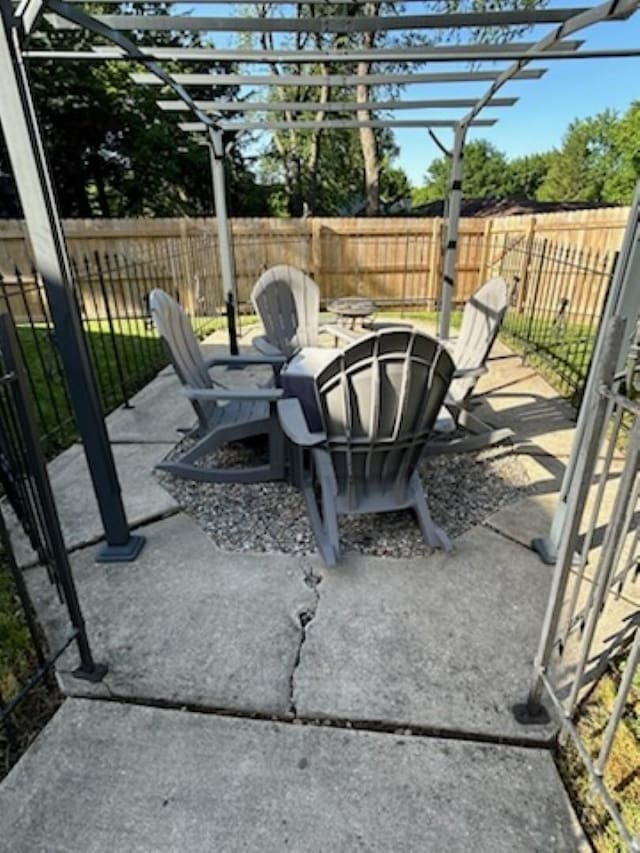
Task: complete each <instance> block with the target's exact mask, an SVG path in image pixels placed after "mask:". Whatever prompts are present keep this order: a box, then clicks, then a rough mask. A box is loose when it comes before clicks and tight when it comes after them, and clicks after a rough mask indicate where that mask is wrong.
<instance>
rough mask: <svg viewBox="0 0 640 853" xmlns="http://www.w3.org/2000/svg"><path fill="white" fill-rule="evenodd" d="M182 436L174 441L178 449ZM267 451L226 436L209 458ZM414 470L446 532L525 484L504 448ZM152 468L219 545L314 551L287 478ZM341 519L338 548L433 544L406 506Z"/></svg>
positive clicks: (402, 553) (406, 548)
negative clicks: (196, 476)
mask: <svg viewBox="0 0 640 853" xmlns="http://www.w3.org/2000/svg"><path fill="white" fill-rule="evenodd" d="M187 441H188V439H185V440H184V441H183V442H182V443H181V444H180V445H178V447H179V448H180V449H184V448H185V446H186V443H187ZM177 449H178V448H176V450H177ZM174 452H175V451H174ZM265 452H266V447H265V446H264V444H262V443H261V442H258V441H256V442H253V443H252V444H239V443H238V444H231V445H227V446H226V447H225V448H223V449H222V450H220V451H218V452H217V453H216V454H214V455H213V456H212V457H211V460H210V461H211V462H214V461H215V464H217V465H224V466H233V465H239V464H247V463H252V464H259V461H260V460H262V459H263V458H264V454H265ZM420 474H421V476H422V481H423V483H424V484H425V487H426V491H427V496H428V500H429V506H430V509H431V514H432V516H433V518H434V520H435V522H436V523H437V524H439V525H440V526H441V527H443V528H444V530H446V532H447V533H448V534H449V536H450V537H452V538H455V537H457V536H460V535H461V534H462V533H464V532H465V531H466V530H469V528H471V527H474V526H475V525H477V524H480V523H481V522H483V521H484V520H485V519H486V518H487V517H488V516H489V515H491V514H492V513H493V512H495V511H496V510H498V509H500V507H502V506H505V505H506V504H508V503H512V502H513V501H515V500H518V499H519V498H521V497H523V496H524V495H525V494H527V492H528V491H529V478H528V476H527V473H526V471H525V469H524V467H523V466H522V464H521V463H520V461H519V460H518V458H517V456H516V455H515V454H513V453H512V452H511V451H510V449H509V448H495V449H493V450H485V451H483V452H481V453H476V454H473V453H465V454H456V455H451V456H439V457H433V458H430V459H427V460H425V461H424V462H423V463H421V466H420ZM156 476H157V477H158V479H159V480H160V482H161V483H162V485H163V486H164V487H165V488H166V489H167V491H169V492H170V493H171V495H173V497H174V498H175V499H176V501H177V502H178V503H179V504H180V506H181V507H182V508H183V510H184V511H185V512H186V513H187V514H188V515H190V516H192V517H193V518H194V519H195V520H196V521H197V522H198V524H200V526H201V527H202V528H203V529H204V530H205V531H206V532H207V533H208V534H209V536H210V537H211V538H212V539H213V541H214V542H215V544H216V545H217V546H218V547H219V548H222V549H224V550H227V551H263V552H279V553H285V554H312V553H315V552H316V546H315V541H314V538H313V534H312V532H311V527H310V525H309V521H308V518H307V513H306V509H305V504H304V499H303V497H302V494H301V493H300V492H299V491H298V490H297V489H295V488H293V487H292V486H289V485H287V484H286V483H283V482H272V483H251V484H245V483H198V482H194V481H192V480H184V479H181V478H179V477H174V476H173V475H171V474H168V473H166V472H157V473H156ZM339 522H340V541H341V545H342V547H343V549H344V550H353V551H357V552H359V553H360V554H368V555H372V556H388V557H411V556H419V555H426V554H429V553H430V552H431V549H430V548H429V547H428V546H427V544H426V543H425V541H424V539H423V538H422V535H421V533H420V530H419V528H418V525H417V522H416V520H415V516H414V514H413V513H412V512H411V511H410V510H405V511H402V512H393V513H380V514H376V515H352V516H341V517H340V519H339Z"/></svg>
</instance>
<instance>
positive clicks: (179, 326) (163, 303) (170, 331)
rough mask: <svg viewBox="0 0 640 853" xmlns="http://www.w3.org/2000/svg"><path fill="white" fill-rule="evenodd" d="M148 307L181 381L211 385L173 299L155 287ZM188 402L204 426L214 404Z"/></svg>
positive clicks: (188, 384)
mask: <svg viewBox="0 0 640 853" xmlns="http://www.w3.org/2000/svg"><path fill="white" fill-rule="evenodd" d="M149 308H150V309H151V317H152V318H153V322H154V325H155V327H156V329H157V331H158V334H159V335H160V337H161V338H162V340H163V342H164V345H165V347H166V348H167V351H168V353H169V358H170V359H171V363H172V364H173V367H174V369H175V371H176V374H177V375H178V379H179V380H180V382H181V383H182V384H183V385H184V386H186V387H188V388H211V387H213V383H212V382H211V377H210V376H209V371H208V370H207V367H206V365H205V363H204V359H203V358H202V352H201V350H200V345H199V344H198V340H197V338H196V336H195V334H194V333H193V328H192V326H191V321H190V320H189V318H188V317H187V315H186V314H185V312H184V311H183V310H182V308H181V307H180V305H179V304H178V303H177V302H176V300H175V299H173V297H171V296H169V294H168V293H165V291H164V290H160V289H159V288H156V289H155V290H152V291H151V293H150V294H149ZM191 402H192V405H193V408H194V409H195V411H196V414H197V415H198V419H199V421H200V423H201V424H202V425H203V426H206V425H207V423H208V421H209V420H210V418H211V415H212V414H213V411H214V410H215V407H216V403H215V402H213V401H212V402H205V403H203V402H201V401H197V400H195V401H191Z"/></svg>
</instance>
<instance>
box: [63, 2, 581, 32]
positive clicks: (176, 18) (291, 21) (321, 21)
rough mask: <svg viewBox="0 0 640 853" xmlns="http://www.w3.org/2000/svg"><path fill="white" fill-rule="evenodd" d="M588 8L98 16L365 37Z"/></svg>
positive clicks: (539, 18) (177, 26)
mask: <svg viewBox="0 0 640 853" xmlns="http://www.w3.org/2000/svg"><path fill="white" fill-rule="evenodd" d="M588 11H590V10H589V9H587V8H584V7H582V8H578V9H576V8H573V9H572V8H558V9H507V10H489V11H483V12H443V13H432V14H430V15H429V14H427V15H390V16H384V15H381V16H379V17H370V16H366V15H363V16H360V15H358V16H354V17H343V16H337V15H336V16H331V17H322V18H284V17H283V18H263V17H261V18H250V17H233V18H226V17H217V16H211V15H202V16H200V15H137V14H136V15H94V16H93V18H94V19H95V20H96V21H99V22H100V23H101V24H104V25H105V26H107V27H111V28H112V29H114V30H137V31H138V32H161V31H167V30H170V31H176V32H194V31H195V32H207V33H210V32H225V33H229V32H232V33H365V32H390V31H394V30H411V31H414V32H415V31H416V30H425V29H426V30H433V29H459V28H460V27H471V28H474V29H475V28H478V27H509V26H523V25H524V26H527V25H534V24H559V23H562V22H564V21H567V20H568V19H569V18H572V17H573V16H575V15H576V13H579V12H588ZM46 19H47V21H48V22H49V23H50V24H51V25H52V26H53V27H54V29H57V30H68V29H75V26H76V25H75V24H74V23H72V22H71V21H70V20H68V19H67V18H66V17H62V18H60V17H58V16H57V15H46Z"/></svg>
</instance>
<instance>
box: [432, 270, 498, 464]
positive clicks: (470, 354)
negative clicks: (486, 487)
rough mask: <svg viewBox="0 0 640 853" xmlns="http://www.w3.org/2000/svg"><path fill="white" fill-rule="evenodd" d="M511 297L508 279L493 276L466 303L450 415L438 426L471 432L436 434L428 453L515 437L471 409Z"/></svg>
mask: <svg viewBox="0 0 640 853" xmlns="http://www.w3.org/2000/svg"><path fill="white" fill-rule="evenodd" d="M509 298H510V294H509V287H508V285H507V282H506V281H505V280H504V279H503V278H493V279H491V280H490V281H488V282H487V283H486V284H484V285H483V286H482V287H481V288H480V289H479V290H478V291H476V293H474V295H473V296H472V297H471V299H470V300H469V301H468V302H467V304H466V305H465V307H464V311H463V314H462V326H461V328H460V335H459V336H458V338H457V340H456V342H455V345H454V346H453V348H452V350H451V354H452V356H453V361H454V363H455V366H456V372H455V374H454V378H453V381H452V382H451V386H450V387H449V390H448V392H447V396H446V398H445V402H444V405H445V407H446V410H447V411H448V412H449V414H450V418H449V419H447V418H439V419H438V421H437V423H436V426H435V428H436V430H437V431H438V430H442V433H443V435H446V433H448V432H451V431H453V430H455V429H456V428H457V427H459V426H460V427H463V428H465V429H466V430H468V432H469V433H471V434H470V435H468V436H463V437H462V438H454V439H452V438H446V437H443V438H439V437H437V436H436V438H434V440H433V441H430V442H429V443H428V444H427V447H426V448H425V453H426V454H427V455H435V454H439V453H462V452H466V451H470V450H480V449H482V448H483V447H488V446H491V445H493V444H499V443H500V442H502V441H506V440H507V439H509V438H511V437H512V436H513V431H512V430H511V429H508V428H503V429H491V428H490V427H488V426H487V424H485V423H484V422H483V421H481V420H480V418H478V417H477V416H476V415H475V414H473V413H472V411H471V409H470V403H471V398H472V396H473V393H474V391H475V388H476V385H477V383H478V379H479V378H480V377H481V376H483V375H484V374H485V373H487V370H488V368H487V360H488V358H489V354H490V352H491V348H492V347H493V344H494V343H495V340H496V338H497V337H498V333H499V331H500V327H501V326H502V321H503V320H504V316H505V314H506V312H507V308H508V307H509Z"/></svg>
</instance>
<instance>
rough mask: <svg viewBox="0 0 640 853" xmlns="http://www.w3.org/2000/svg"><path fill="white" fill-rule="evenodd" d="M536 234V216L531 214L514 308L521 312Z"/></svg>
mask: <svg viewBox="0 0 640 853" xmlns="http://www.w3.org/2000/svg"><path fill="white" fill-rule="evenodd" d="M535 235H536V217H535V216H532V217H531V218H530V219H529V225H528V226H527V234H526V237H525V241H524V253H523V256H522V266H521V267H520V287H519V288H518V301H517V304H516V310H517V311H518V313H519V314H522V312H523V310H524V304H525V301H526V298H527V287H528V286H529V276H530V272H531V253H532V251H533V242H534V240H535Z"/></svg>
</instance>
